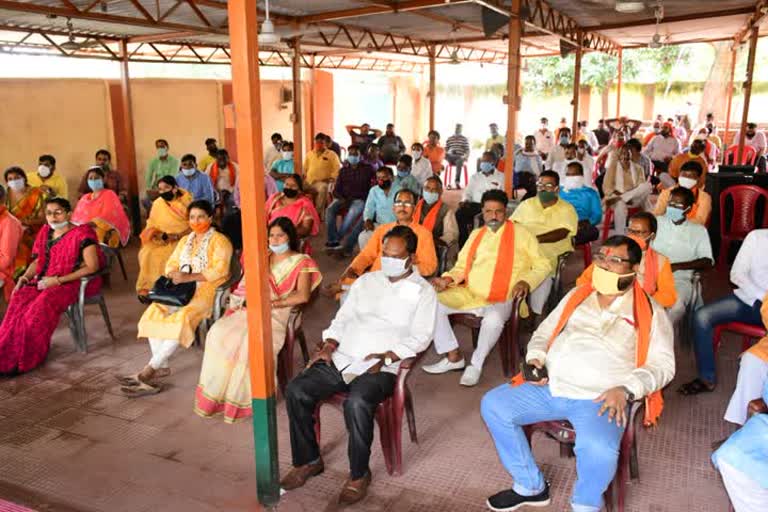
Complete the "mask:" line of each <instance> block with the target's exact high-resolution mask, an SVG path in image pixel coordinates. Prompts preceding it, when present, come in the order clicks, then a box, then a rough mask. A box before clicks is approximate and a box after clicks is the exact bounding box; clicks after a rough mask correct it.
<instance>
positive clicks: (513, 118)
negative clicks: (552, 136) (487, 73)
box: [504, 0, 523, 197]
mask: <svg viewBox="0 0 768 512" xmlns="http://www.w3.org/2000/svg"><path fill="white" fill-rule="evenodd" d="M520 2H521V0H512V8H511V9H510V17H509V53H508V57H507V140H506V143H507V147H506V149H505V151H504V159H505V162H504V190H505V191H506V192H507V195H508V196H509V197H512V193H513V190H512V189H513V188H514V180H513V178H514V172H515V168H514V167H515V136H516V135H515V134H516V133H517V113H518V112H519V111H520V42H521V38H522V35H523V20H522V19H521V18H520Z"/></svg>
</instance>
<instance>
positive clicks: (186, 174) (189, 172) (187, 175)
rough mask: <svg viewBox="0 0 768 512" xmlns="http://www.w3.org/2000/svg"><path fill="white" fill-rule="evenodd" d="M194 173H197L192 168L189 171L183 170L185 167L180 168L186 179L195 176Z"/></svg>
mask: <svg viewBox="0 0 768 512" xmlns="http://www.w3.org/2000/svg"><path fill="white" fill-rule="evenodd" d="M196 172H197V169H195V168H194V167H192V168H191V169H187V168H185V167H182V168H181V173H182V174H183V175H184V176H186V177H187V178H189V177H191V176H192V175H193V174H195V173H196Z"/></svg>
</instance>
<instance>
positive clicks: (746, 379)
mask: <svg viewBox="0 0 768 512" xmlns="http://www.w3.org/2000/svg"><path fill="white" fill-rule="evenodd" d="M760 316H762V317H763V325H764V326H765V328H766V330H768V294H767V295H766V296H765V297H764V298H763V305H762V307H761V308H760ZM766 380H768V335H766V336H763V339H761V340H760V341H758V342H757V344H755V345H753V346H752V348H750V349H749V350H747V351H746V352H744V353H743V354H742V355H741V365H740V366H739V376H738V377H737V379H736V389H734V390H733V395H732V396H731V401H730V402H729V403H728V409H726V411H725V421H730V422H731V423H737V424H739V425H743V424H744V422H745V421H747V406H748V405H749V402H751V401H752V400H754V399H756V398H760V397H761V396H762V395H763V394H762V391H763V387H764V386H765V381H766Z"/></svg>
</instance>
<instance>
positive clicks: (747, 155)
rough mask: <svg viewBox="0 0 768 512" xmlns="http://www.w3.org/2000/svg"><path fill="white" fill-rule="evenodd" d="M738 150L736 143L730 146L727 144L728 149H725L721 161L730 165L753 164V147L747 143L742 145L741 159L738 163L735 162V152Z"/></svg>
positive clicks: (755, 153) (755, 152) (755, 155)
mask: <svg viewBox="0 0 768 512" xmlns="http://www.w3.org/2000/svg"><path fill="white" fill-rule="evenodd" d="M738 150H739V145H738V144H733V145H732V146H729V147H728V149H727V150H726V151H725V158H723V161H724V162H725V163H726V164H731V165H755V159H756V158H757V151H755V148H753V147H752V146H749V145H744V152H743V153H742V154H741V161H740V162H738V163H734V162H736V152H737V151H738Z"/></svg>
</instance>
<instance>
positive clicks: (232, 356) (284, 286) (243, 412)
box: [195, 217, 322, 423]
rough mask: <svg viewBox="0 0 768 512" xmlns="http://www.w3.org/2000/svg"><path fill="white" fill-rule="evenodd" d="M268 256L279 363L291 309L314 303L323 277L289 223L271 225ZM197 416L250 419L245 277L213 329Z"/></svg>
mask: <svg viewBox="0 0 768 512" xmlns="http://www.w3.org/2000/svg"><path fill="white" fill-rule="evenodd" d="M269 250H270V253H269V268H270V274H269V285H270V286H269V288H270V290H271V292H272V354H273V355H274V357H275V361H276V360H277V355H278V354H279V353H280V350H281V349H282V348H283V343H284V342H285V333H286V331H287V329H288V318H289V316H290V314H291V309H292V308H294V307H296V306H300V305H302V304H306V303H307V302H308V301H309V297H310V295H312V291H313V290H314V289H315V288H317V286H318V285H319V284H320V281H321V280H322V276H321V275H320V270H319V269H318V267H317V263H315V261H314V260H313V259H312V258H310V257H309V256H307V255H305V254H301V253H300V252H299V236H298V235H297V233H296V228H295V227H294V226H293V223H291V221H290V220H288V219H286V218H285V217H279V218H277V219H275V220H274V221H272V222H271V223H270V225H269ZM275 367H277V364H275ZM195 412H196V413H197V414H199V415H200V416H203V417H212V416H214V415H218V414H223V415H224V421H225V422H226V423H234V422H236V421H238V420H241V419H243V418H247V417H249V416H250V415H251V382H250V380H249V374H248V320H247V318H246V311H245V278H244V277H243V279H242V280H241V281H240V284H239V285H238V287H237V289H236V290H235V292H234V293H233V295H232V296H231V297H230V303H229V309H228V310H227V314H226V316H224V317H223V318H222V319H221V320H219V321H218V322H216V323H215V324H213V327H212V328H211V330H210V332H209V333H208V338H207V339H206V342H205V355H204V356H203V369H202V371H201V372H200V383H199V384H198V385H197V392H196V394H195Z"/></svg>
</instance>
